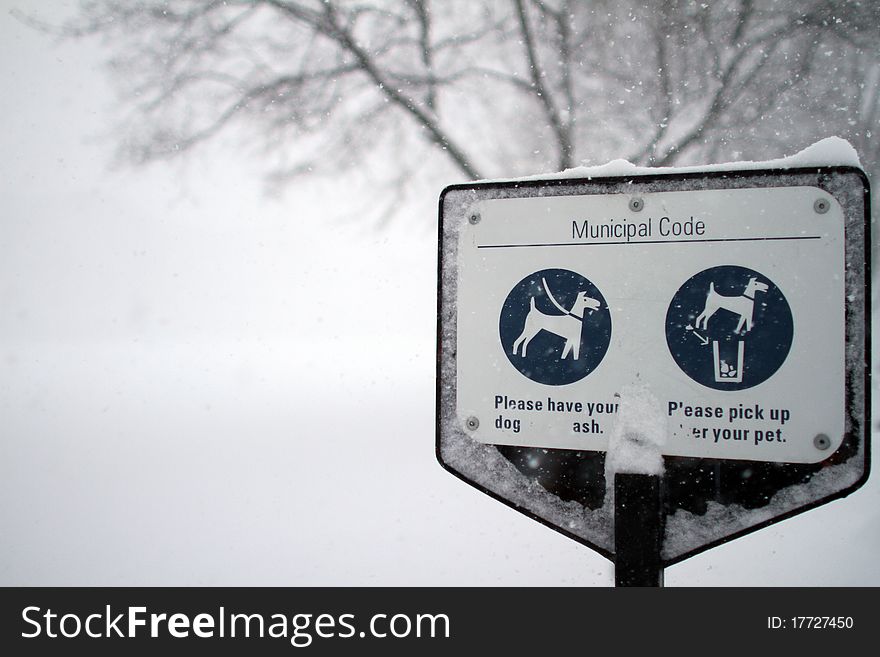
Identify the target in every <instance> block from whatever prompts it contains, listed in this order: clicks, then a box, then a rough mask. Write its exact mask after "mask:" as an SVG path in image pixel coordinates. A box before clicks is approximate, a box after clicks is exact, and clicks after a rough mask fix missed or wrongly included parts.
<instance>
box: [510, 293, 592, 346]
mask: <svg viewBox="0 0 880 657" xmlns="http://www.w3.org/2000/svg"><path fill="white" fill-rule="evenodd" d="M541 283H542V284H543V285H544V291H545V292H546V293H547V297H548V298H549V299H550V301H551V303H552V304H553V305H554V306H556V308H558V309H559V311H560V312H562V313H563V314H562V315H548V314H546V313H543V312H541V311H540V310H538V309H537V308H536V307H535V297H532V298H531V299H530V300H529V306H530V307H529V312H528V314H527V315H526V321H525V325H524V326H523V330H522V333H520V335H519V337H518V338H517V339H516V340H515V341H514V343H513V355H514V356H516V355H517V351H520V345H521V346H522V353H521V355H522V357H523V358H525V357H526V350H527V349H528V346H529V342H531V340H532V338H534V337H535V336H536V335H537V334H538V333H540V332H541V331H547V332H548V333H553V334H554V335H558V336H559V337H561V338H564V339H565V346H564V347H563V349H562V356H561V358H560V360H562V359H565V358H566V357H567V356H568V354H571V355H572V358H573V359H574V360H577V359H578V358H579V357H580V352H581V331H582V330H583V327H584V313H586V312H587V311H593V310H598V309H599V306H600V305H601V304H600V303H599V302H598V301H596V299H593V298H591V297H588V296H587V293H586V292H578V293H577V297H576V298H575V300H574V304H573V305H572V307H571V310H566V309H565V308H564V307H563V306H562V304H561V303H559V302H558V301H557V300H556V298H555V297H554V296H553V293H552V292H551V291H550V287H549V286H548V285H547V280H546V279H544V278H542V279H541Z"/></svg>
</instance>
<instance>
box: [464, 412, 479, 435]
mask: <svg viewBox="0 0 880 657" xmlns="http://www.w3.org/2000/svg"><path fill="white" fill-rule="evenodd" d="M464 426H466V427H467V428H468V430H469V431H476V430H477V429H479V428H480V421H479V420H478V419H477V418H475V417H474V416H473V415H471V416H470V417H469V418H468V419H467V420H465V421H464Z"/></svg>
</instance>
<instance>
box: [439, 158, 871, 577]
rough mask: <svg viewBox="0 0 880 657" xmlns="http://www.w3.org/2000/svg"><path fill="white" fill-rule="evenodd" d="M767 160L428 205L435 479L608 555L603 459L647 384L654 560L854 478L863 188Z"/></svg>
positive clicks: (548, 184)
mask: <svg viewBox="0 0 880 657" xmlns="http://www.w3.org/2000/svg"><path fill="white" fill-rule="evenodd" d="M781 162H783V163H784V167H785V168H774V167H772V166H768V167H767V168H764V169H756V168H742V169H735V168H731V170H726V171H722V170H717V169H714V170H710V171H694V170H688V171H677V172H673V173H659V172H657V173H654V172H649V173H646V174H645V175H614V176H609V177H603V176H601V175H592V176H591V177H589V178H587V177H584V178H560V179H547V180H521V181H510V182H484V183H474V184H466V185H454V186H451V187H448V188H447V189H446V190H444V192H443V194H442V196H441V198H440V263H439V268H440V273H439V275H440V280H439V321H438V323H439V331H438V405H437V408H438V418H437V455H438V458H439V460H440V462H441V463H442V464H443V466H444V467H446V468H447V469H448V470H449V471H451V472H452V473H454V474H455V475H457V476H459V477H460V478H462V479H464V480H465V481H467V482H469V483H471V484H472V485H474V486H476V487H477V488H479V489H481V490H482V491H484V492H486V493H488V494H490V495H492V496H494V497H496V498H498V499H499V500H501V501H503V502H505V503H507V504H509V505H510V506H512V507H514V508H515V509H517V510H518V511H521V512H522V513H525V514H527V515H529V516H531V517H533V518H535V519H537V520H539V521H541V522H543V523H545V524H547V525H549V526H551V527H553V528H554V529H557V530H558V531H560V532H562V533H564V534H566V535H568V536H570V537H571V538H573V539H575V540H577V541H579V542H581V543H583V544H586V545H588V546H590V547H592V548H594V549H596V550H598V551H599V552H600V553H602V554H603V555H605V556H606V557H608V558H610V559H614V550H615V548H614V545H615V541H614V512H613V509H612V507H611V504H612V503H611V501H610V499H609V498H610V497H611V495H609V493H608V491H609V483H610V482H609V481H608V480H609V478H610V473H609V472H606V470H607V469H608V467H607V466H608V464H607V463H606V458H605V457H606V453H607V452H608V450H609V439H610V437H611V436H612V435H613V429H614V426H615V422H616V419H617V417H618V410H619V408H620V401H621V400H620V396H619V395H620V392H621V390H623V389H624V388H626V387H627V386H632V385H643V386H646V387H647V388H649V389H650V391H651V392H652V393H653V395H654V397H655V398H656V399H658V400H659V405H660V407H661V408H662V420H658V421H659V422H661V423H662V424H663V426H662V427H661V428H662V431H663V432H664V433H665V436H666V440H665V442H664V443H663V445H662V447H661V449H662V462H663V474H662V475H661V481H662V486H661V490H662V493H661V498H662V499H661V501H660V504H661V508H662V514H663V518H664V525H663V526H664V529H663V537H662V547H661V552H660V558H661V560H662V565H664V566H665V565H671V564H673V563H676V562H678V561H681V560H683V559H685V558H687V557H689V556H691V555H693V554H696V553H697V552H701V551H703V550H705V549H708V548H710V547H712V546H715V545H718V544H720V543H723V542H725V541H728V540H731V539H733V538H736V537H739V536H741V535H743V534H745V533H747V532H750V531H754V530H755V529H758V528H760V527H763V526H766V525H768V524H770V523H772V522H776V521H779V520H782V519H784V518H787V517H790V516H792V515H794V514H796V513H800V512H802V511H806V510H808V509H810V508H813V507H815V506H817V505H819V504H823V503H826V502H829V501H831V500H833V499H836V498H839V497H842V496H845V495H847V494H848V493H850V492H852V491H853V490H855V489H856V488H858V487H859V486H860V485H861V484H863V483H864V482H865V480H866V479H867V476H868V464H869V427H870V421H869V394H870V391H869V385H868V376H869V371H870V370H869V362H870V359H869V353H868V352H869V318H870V311H869V304H870V294H869V290H868V287H869V284H870V280H869V275H868V258H869V246H868V245H869V244H870V240H869V236H868V230H869V229H868V213H869V207H870V205H869V201H868V183H867V179H866V177H865V175H864V173H863V172H862V171H861V169H859V168H858V167H856V166H851V165H835V166H814V163H813V162H810V163H809V164H810V166H809V167H807V166H800V167H799V166H797V164H798V162H797V161H793V162H792V161H785V160H783V161H781Z"/></svg>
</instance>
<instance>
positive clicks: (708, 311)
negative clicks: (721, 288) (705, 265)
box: [695, 276, 767, 335]
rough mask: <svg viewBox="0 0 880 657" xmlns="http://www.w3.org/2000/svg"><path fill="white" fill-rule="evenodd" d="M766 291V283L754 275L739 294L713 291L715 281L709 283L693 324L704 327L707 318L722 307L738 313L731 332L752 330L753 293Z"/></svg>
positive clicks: (706, 324)
mask: <svg viewBox="0 0 880 657" xmlns="http://www.w3.org/2000/svg"><path fill="white" fill-rule="evenodd" d="M766 291H767V284H766V283H760V282H758V279H757V278H755V277H754V276H752V277H751V278H750V279H749V282H748V284H747V285H746V289H745V291H744V292H743V293H742V294H741V295H739V296H732V297H728V296H725V295H723V294H718V292H716V291H715V283H709V292H708V294H706V305H705V306H704V308H703V312H701V313H700V315H699V316H698V317H697V321H696V322H695V326H696V327H697V328H702V329H706V328H707V327H708V324H709V318H711V317H712V315H714V314H715V313H716V312H718V310H719V309H720V308H724V309H725V310H728V311H730V312H732V313H733V314H735V315H739V322H738V323H737V325H736V328H735V329H734V331H733V332H734V333H739V332H740V331H742V333H743V335H745V334H746V333H747V332H748V331H751V330H752V318H753V316H754V314H755V293H756V292H766ZM701 324H702V326H701ZM743 327H745V330H743Z"/></svg>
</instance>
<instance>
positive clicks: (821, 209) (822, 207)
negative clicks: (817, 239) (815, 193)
mask: <svg viewBox="0 0 880 657" xmlns="http://www.w3.org/2000/svg"><path fill="white" fill-rule="evenodd" d="M830 209H831V202H830V201H829V200H828V199H827V198H817V199H816V202H815V203H813V210H815V211H816V214H825V213H826V212H828V210H830Z"/></svg>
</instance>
